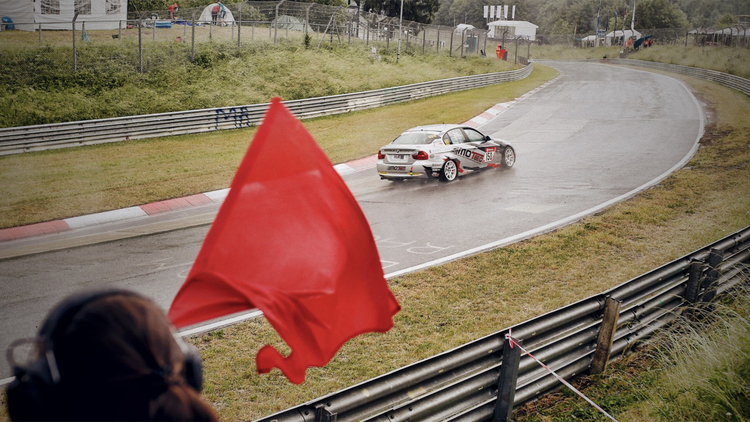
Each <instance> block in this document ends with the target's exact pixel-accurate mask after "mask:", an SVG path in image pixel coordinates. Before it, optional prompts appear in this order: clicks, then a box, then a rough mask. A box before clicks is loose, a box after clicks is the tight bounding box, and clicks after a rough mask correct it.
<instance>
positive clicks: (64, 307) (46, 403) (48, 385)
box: [7, 289, 203, 420]
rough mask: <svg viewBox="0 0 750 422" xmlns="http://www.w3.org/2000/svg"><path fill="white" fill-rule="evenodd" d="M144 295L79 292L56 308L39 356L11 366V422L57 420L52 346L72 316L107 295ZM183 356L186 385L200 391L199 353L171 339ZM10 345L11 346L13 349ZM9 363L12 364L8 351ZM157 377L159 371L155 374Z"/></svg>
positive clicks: (57, 374)
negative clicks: (33, 359)
mask: <svg viewBox="0 0 750 422" xmlns="http://www.w3.org/2000/svg"><path fill="white" fill-rule="evenodd" d="M116 295H124V296H134V297H140V298H144V296H142V295H140V294H138V293H135V292H131V291H127V290H120V289H110V290H103V291H94V292H88V293H80V294H76V295H73V296H70V297H68V298H66V299H65V300H63V301H62V302H61V303H60V304H59V305H57V306H56V307H55V308H54V309H53V310H52V311H51V312H50V314H49V315H48V316H47V318H46V319H45V320H44V322H43V323H42V326H41V328H40V329H39V334H38V340H40V342H41V353H40V356H39V357H38V358H37V359H36V360H35V361H33V362H31V363H30V364H28V365H24V366H21V365H14V366H13V375H14V376H15V380H13V382H11V383H10V384H9V385H8V388H7V397H8V414H9V416H10V419H11V420H55V419H59V417H60V415H59V413H58V412H59V411H60V409H61V407H60V406H59V402H58V400H59V399H58V397H60V394H59V393H60V392H59V388H60V387H59V384H60V381H61V377H60V371H59V369H58V367H57V361H56V359H55V353H54V343H55V341H56V340H58V339H59V338H60V336H61V335H62V334H63V333H64V332H65V330H66V329H67V328H68V326H69V325H70V324H71V322H72V321H73V319H74V318H75V316H76V315H77V314H78V313H79V312H80V311H81V309H83V307H85V306H86V305H88V304H90V303H92V302H94V301H96V300H99V299H102V298H105V297H109V296H116ZM174 338H175V341H176V342H177V345H178V346H179V347H180V350H181V351H182V353H183V355H184V361H183V372H182V375H183V377H184V379H185V382H186V384H187V385H189V386H190V387H192V388H193V389H195V390H196V391H197V392H200V391H201V389H202V387H203V369H202V366H201V357H200V353H198V350H197V349H196V348H195V347H193V346H191V345H189V344H187V343H185V342H184V341H183V340H182V338H181V337H179V336H178V335H175V336H174ZM12 347H13V346H11V348H12ZM8 360H9V363H11V364H12V363H13V360H12V357H11V349H8ZM155 373H156V374H157V375H160V373H159V371H156V372H155Z"/></svg>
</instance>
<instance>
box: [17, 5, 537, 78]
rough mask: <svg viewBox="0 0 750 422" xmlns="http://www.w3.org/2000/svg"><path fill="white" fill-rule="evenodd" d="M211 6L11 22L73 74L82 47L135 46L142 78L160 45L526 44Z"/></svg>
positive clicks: (464, 50)
mask: <svg viewBox="0 0 750 422" xmlns="http://www.w3.org/2000/svg"><path fill="white" fill-rule="evenodd" d="M212 5H213V4H211V5H208V6H207V7H200V8H178V9H177V10H171V11H170V10H149V11H140V12H136V11H129V12H128V17H127V19H126V20H119V21H118V20H115V21H113V20H108V21H105V20H102V19H101V18H100V19H98V20H97V19H93V18H92V17H91V16H85V15H78V16H77V17H76V18H74V19H73V20H71V21H70V22H68V23H60V22H57V23H54V24H53V23H37V22H15V23H14V24H15V25H16V26H18V27H23V28H26V29H27V30H33V31H35V32H37V33H38V43H36V42H28V41H27V42H26V43H25V44H24V45H22V46H21V47H23V46H27V47H32V48H33V47H36V46H41V45H44V46H51V47H53V48H70V47H71V46H72V47H73V63H74V67H75V68H76V69H75V70H77V67H78V66H77V65H78V64H77V63H76V61H77V55H78V54H79V53H78V52H77V50H80V49H81V48H82V46H88V45H105V44H107V45H114V44H115V43H123V45H127V46H130V45H133V44H136V43H137V51H138V61H139V63H137V64H135V65H134V66H135V67H137V68H138V69H139V70H140V71H141V72H143V71H147V70H148V66H147V65H146V66H145V68H144V58H143V57H144V55H146V56H147V57H148V60H147V61H149V60H154V59H153V58H151V55H152V54H153V53H151V52H149V49H151V50H156V49H155V48H153V47H152V46H154V45H156V44H157V43H158V44H161V45H162V46H163V45H165V44H170V43H171V44H172V47H171V48H172V49H174V50H175V51H181V50H180V49H179V48H177V47H176V45H175V44H178V45H182V46H183V47H182V48H183V49H188V50H189V51H190V53H189V57H188V59H189V60H192V61H194V60H195V58H196V49H198V50H199V51H200V50H201V48H206V47H210V48H212V49H216V48H220V49H223V50H227V49H229V48H237V49H242V48H248V47H249V46H252V45H257V44H261V43H264V44H278V43H295V44H296V43H299V45H304V46H305V47H307V48H321V46H323V44H350V45H351V44H359V45H363V46H366V48H368V49H369V50H370V52H371V54H372V56H373V57H374V58H376V59H380V58H381V55H384V54H393V53H394V52H398V53H407V54H443V55H448V56H456V57H464V56H470V55H473V56H487V55H494V50H495V49H496V47H497V46H498V45H504V44H506V43H511V42H515V43H519V42H520V43H521V45H525V44H528V42H527V41H524V40H515V39H510V38H508V39H506V38H490V37H488V31H487V30H485V29H479V28H473V27H468V28H466V26H465V25H462V26H459V27H450V26H443V25H428V24H423V23H418V22H412V21H407V20H404V21H400V20H399V18H397V17H396V18H394V17H389V16H385V15H382V14H377V13H369V12H362V11H360V10H359V9H358V8H357V7H343V6H328V5H322V4H318V3H301V2H294V1H286V0H281V1H253V2H243V3H235V4H227V5H224V8H225V9H224V13H219V14H218V15H217V14H213V13H212V10H211V9H212ZM61 25H62V26H61ZM102 27H104V28H108V29H101V28H102ZM60 29H67V31H60ZM399 29H401V31H399ZM71 31H72V36H71ZM127 43H130V44H127ZM519 48H520V47H519ZM488 50H490V54H487V51H488ZM515 50H516V48H515V46H514V47H513V48H510V47H509V48H508V49H507V51H508V53H509V56H510V59H513V60H515V61H516V62H517V63H522V64H523V63H526V62H528V54H526V55H524V54H523V53H526V52H527V49H520V50H521V52H519V53H518V54H515ZM133 55H134V54H129V56H133Z"/></svg>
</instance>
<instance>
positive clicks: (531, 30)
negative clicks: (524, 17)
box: [487, 20, 539, 41]
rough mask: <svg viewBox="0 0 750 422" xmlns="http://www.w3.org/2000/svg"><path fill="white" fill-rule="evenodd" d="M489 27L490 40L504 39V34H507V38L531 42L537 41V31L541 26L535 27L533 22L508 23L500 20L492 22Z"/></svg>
mask: <svg viewBox="0 0 750 422" xmlns="http://www.w3.org/2000/svg"><path fill="white" fill-rule="evenodd" d="M487 26H489V29H490V31H489V33H488V34H487V37H489V38H503V32H505V38H518V37H521V38H524V39H527V40H529V41H534V40H536V29H537V28H539V26H537V25H534V24H533V23H531V22H526V21H508V20H499V21H494V22H490V23H488V24H487Z"/></svg>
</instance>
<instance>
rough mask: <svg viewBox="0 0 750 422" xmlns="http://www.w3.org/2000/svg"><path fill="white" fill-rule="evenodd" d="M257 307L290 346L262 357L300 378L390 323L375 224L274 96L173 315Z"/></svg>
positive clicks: (188, 320)
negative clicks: (285, 351)
mask: <svg viewBox="0 0 750 422" xmlns="http://www.w3.org/2000/svg"><path fill="white" fill-rule="evenodd" d="M252 308H258V309H260V310H261V311H263V314H264V316H265V318H266V319H267V320H268V321H269V323H270V324H271V325H272V326H273V327H274V329H275V330H276V331H277V332H278V334H279V336H280V337H281V338H282V339H283V340H284V342H286V344H287V345H288V346H289V348H290V349H291V352H290V353H289V355H288V356H286V357H285V356H282V355H281V353H279V352H278V351H277V350H276V349H274V348H273V347H271V346H265V347H263V348H262V349H261V350H260V351H259V352H258V355H257V357H256V364H257V369H258V372H259V373H265V372H268V371H270V370H271V369H273V368H279V369H280V370H281V371H282V372H283V373H284V375H286V376H287V378H289V380H290V381H291V382H294V383H297V384H299V383H302V382H303V381H304V379H305V372H306V369H307V368H308V367H310V366H317V367H320V366H324V365H325V364H326V363H328V361H330V359H331V358H332V357H333V356H334V355H335V354H336V352H337V351H338V349H339V348H340V347H341V346H342V345H343V344H344V343H346V342H347V341H348V340H349V339H351V338H353V337H355V336H357V335H360V334H363V333H367V332H385V331H387V330H389V329H390V328H391V327H392V326H393V315H395V314H396V313H397V312H398V311H399V309H400V307H399V304H398V302H397V301H396V299H395V297H394V296H393V294H392V293H391V291H390V289H389V288H388V285H387V282H386V280H385V278H384V275H383V269H382V266H381V263H380V257H379V255H378V252H377V248H376V246H375V241H374V239H373V237H372V232H371V231H370V227H369V224H368V223H367V220H366V218H365V216H364V214H363V213H362V210H361V209H360V207H359V204H357V202H356V200H355V199H354V197H353V196H352V194H351V192H350V191H349V189H348V188H347V186H346V184H345V183H344V181H343V180H342V179H341V177H340V176H339V175H338V173H336V171H335V170H334V169H333V166H332V165H331V163H330V161H329V160H328V158H327V157H326V155H325V153H323V151H322V150H321V149H320V147H319V146H318V144H317V142H315V140H314V139H313V138H312V136H311V135H310V134H309V133H308V132H307V130H306V129H305V128H304V126H303V125H302V123H301V122H300V121H299V120H297V119H296V118H295V117H294V115H293V114H292V113H291V112H290V111H289V110H288V109H287V108H286V106H284V105H283V104H282V103H281V100H280V99H278V98H275V99H273V100H272V102H271V105H270V107H269V109H268V112H267V113H266V116H265V118H264V120H263V124H262V125H261V126H260V128H259V129H258V132H257V133H256V135H255V138H254V139H253V142H252V144H251V145H250V148H249V149H248V151H247V154H246V155H245V157H244V159H243V160H242V163H241V164H240V166H239V168H238V170H237V173H236V175H235V177H234V179H233V181H232V184H231V189H230V191H229V194H228V195H227V198H226V199H225V201H224V203H223V204H222V206H221V208H220V210H219V213H218V214H217V216H216V220H215V221H214V223H213V224H212V226H211V228H210V230H209V232H208V234H207V235H206V239H205V240H204V242H203V245H202V247H201V250H200V252H199V253H198V257H197V258H196V260H195V263H194V264H193V267H192V269H191V270H190V273H189V274H188V277H187V279H186V281H185V283H184V284H183V286H182V288H181V289H180V291H179V292H178V293H177V296H176V297H175V299H174V301H173V303H172V306H171V307H170V310H169V313H168V316H169V318H170V320H171V321H172V323H173V324H174V325H175V326H176V327H178V328H179V327H184V326H188V325H192V324H196V323H199V322H203V321H207V320H210V319H213V318H217V317H220V316H224V315H229V314H231V313H235V312H239V311H242V310H247V309H252Z"/></svg>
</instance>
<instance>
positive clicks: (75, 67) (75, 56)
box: [73, 12, 78, 72]
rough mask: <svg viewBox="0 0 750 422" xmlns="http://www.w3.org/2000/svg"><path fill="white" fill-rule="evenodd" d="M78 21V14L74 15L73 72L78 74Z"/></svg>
mask: <svg viewBox="0 0 750 422" xmlns="http://www.w3.org/2000/svg"><path fill="white" fill-rule="evenodd" d="M76 19H78V12H76V13H75V14H74V15H73V72H78V51H77V50H76Z"/></svg>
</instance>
